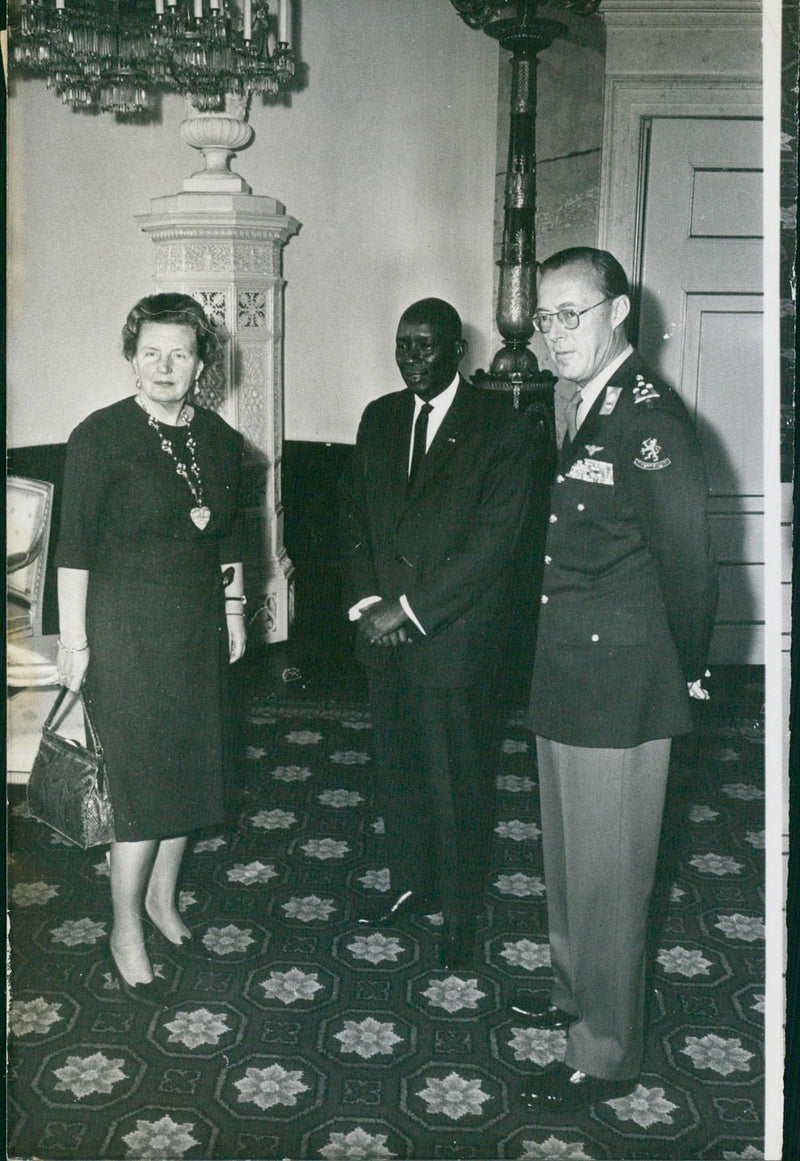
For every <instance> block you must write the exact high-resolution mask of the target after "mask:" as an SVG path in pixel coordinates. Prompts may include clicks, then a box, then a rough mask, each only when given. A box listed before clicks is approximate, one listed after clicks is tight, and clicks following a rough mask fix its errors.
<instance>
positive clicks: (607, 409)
mask: <svg viewBox="0 0 800 1161" xmlns="http://www.w3.org/2000/svg"><path fill="white" fill-rule="evenodd" d="M621 394H622V388H621V387H606V397H605V399H604V400H603V406H602V407H601V408H600V414H601V415H610V414H611V412H612V411H613V410H614V408H615V407H616V406H617V400H618V399H619V397H620V395H621Z"/></svg>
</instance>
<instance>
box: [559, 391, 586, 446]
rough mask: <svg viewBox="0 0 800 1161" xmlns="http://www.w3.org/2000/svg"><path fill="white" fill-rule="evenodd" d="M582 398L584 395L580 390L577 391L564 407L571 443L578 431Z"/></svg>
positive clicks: (568, 436)
mask: <svg viewBox="0 0 800 1161" xmlns="http://www.w3.org/2000/svg"><path fill="white" fill-rule="evenodd" d="M582 398H583V396H582V394H581V392H580V390H578V391H576V392H575V394H574V395H573V396H572V398H571V399H570V400H569V401H568V403H567V405H566V407H565V408H564V416H565V418H566V420H567V438H568V439H569V442H570V443H572V441H573V439H574V438H575V436H576V435H577V432H578V408H579V407H580V405H581V399H582ZM565 442H566V440H565Z"/></svg>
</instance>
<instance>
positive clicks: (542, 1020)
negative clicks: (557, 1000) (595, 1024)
mask: <svg viewBox="0 0 800 1161" xmlns="http://www.w3.org/2000/svg"><path fill="white" fill-rule="evenodd" d="M509 1007H510V1009H511V1011H512V1012H513V1013H514V1015H515V1016H518V1017H521V1018H522V1019H523V1020H525V1022H526V1023H527V1024H530V1025H531V1026H532V1027H534V1028H551V1029H553V1030H557V1029H561V1028H569V1026H570V1024H574V1023H575V1021H576V1020H577V1019H578V1017H577V1016H573V1015H572V1014H571V1013H570V1012H565V1011H564V1009H563V1008H557V1007H556V1005H555V1004H552V1003H551V1002H550V1000H549V998H548V997H547V996H546V995H544V994H543V993H541V992H525V991H520V992H514V994H513V995H512V997H511V1003H510V1004H509Z"/></svg>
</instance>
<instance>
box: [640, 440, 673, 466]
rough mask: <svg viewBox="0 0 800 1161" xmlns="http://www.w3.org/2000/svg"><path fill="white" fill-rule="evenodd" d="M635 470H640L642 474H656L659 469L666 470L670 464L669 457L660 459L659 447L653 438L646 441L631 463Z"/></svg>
mask: <svg viewBox="0 0 800 1161" xmlns="http://www.w3.org/2000/svg"><path fill="white" fill-rule="evenodd" d="M633 462H634V463H635V464H636V467H637V468H641V469H642V471H644V472H657V471H659V470H660V469H661V468H668V467H669V465H670V464H671V463H672V460H671V459H670V458H669V456H665V457H664V459H663V460H662V459H661V445H660V444H659V442H658V440H657V439H656V437H655V436H653V437H652V438H651V439H646V440H645V441H644V442H643V443H642V446H641V448H640V449H639V455H638V456H637V457H636V459H635V460H634V461H633Z"/></svg>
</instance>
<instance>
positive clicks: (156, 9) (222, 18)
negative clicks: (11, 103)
mask: <svg viewBox="0 0 800 1161" xmlns="http://www.w3.org/2000/svg"><path fill="white" fill-rule="evenodd" d="M289 2H290V0H277V3H273V4H272V5H270V3H269V0H239V2H238V3H237V2H236V0H21V7H20V9H19V12H18V14H17V16H16V19H14V20H12V23H11V28H10V37H9V39H10V45H11V59H12V62H13V65H14V68H15V70H16V71H17V72H18V73H19V74H20V75H22V76H33V77H43V78H44V79H45V80H46V82H47V86H48V88H54V89H55V90H56V92H57V93H58V94H59V95H60V97H61V99H62V101H63V102H64V104H67V105H70V106H71V107H72V108H73V109H86V110H93V111H94V110H97V109H100V110H101V111H102V112H111V113H116V114H117V115H118V116H123V117H126V116H127V117H130V116H136V115H141V114H146V113H147V112H148V111H149V109H150V108H151V103H152V99H153V95H154V93H156V92H158V91H162V92H178V93H181V94H183V95H184V96H185V97H187V98H188V99H189V101H190V102H191V104H192V105H193V106H194V107H195V108H196V109H197V110H199V111H200V112H216V111H217V110H224V109H225V100H226V97H227V96H233V97H244V98H247V97H249V96H250V95H251V94H258V95H261V96H263V97H265V98H270V97H275V96H277V95H279V94H280V93H281V92H282V91H285V90H286V89H287V88H289V86H290V85H291V84H292V81H293V79H294V77H295V72H296V61H295V54H294V51H293V49H292V47H291V45H290V43H289V36H290V34H289V28H290V20H291V15H290V11H289ZM271 8H272V9H273V10H275V9H277V11H275V12H274V13H273V11H271Z"/></svg>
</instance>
